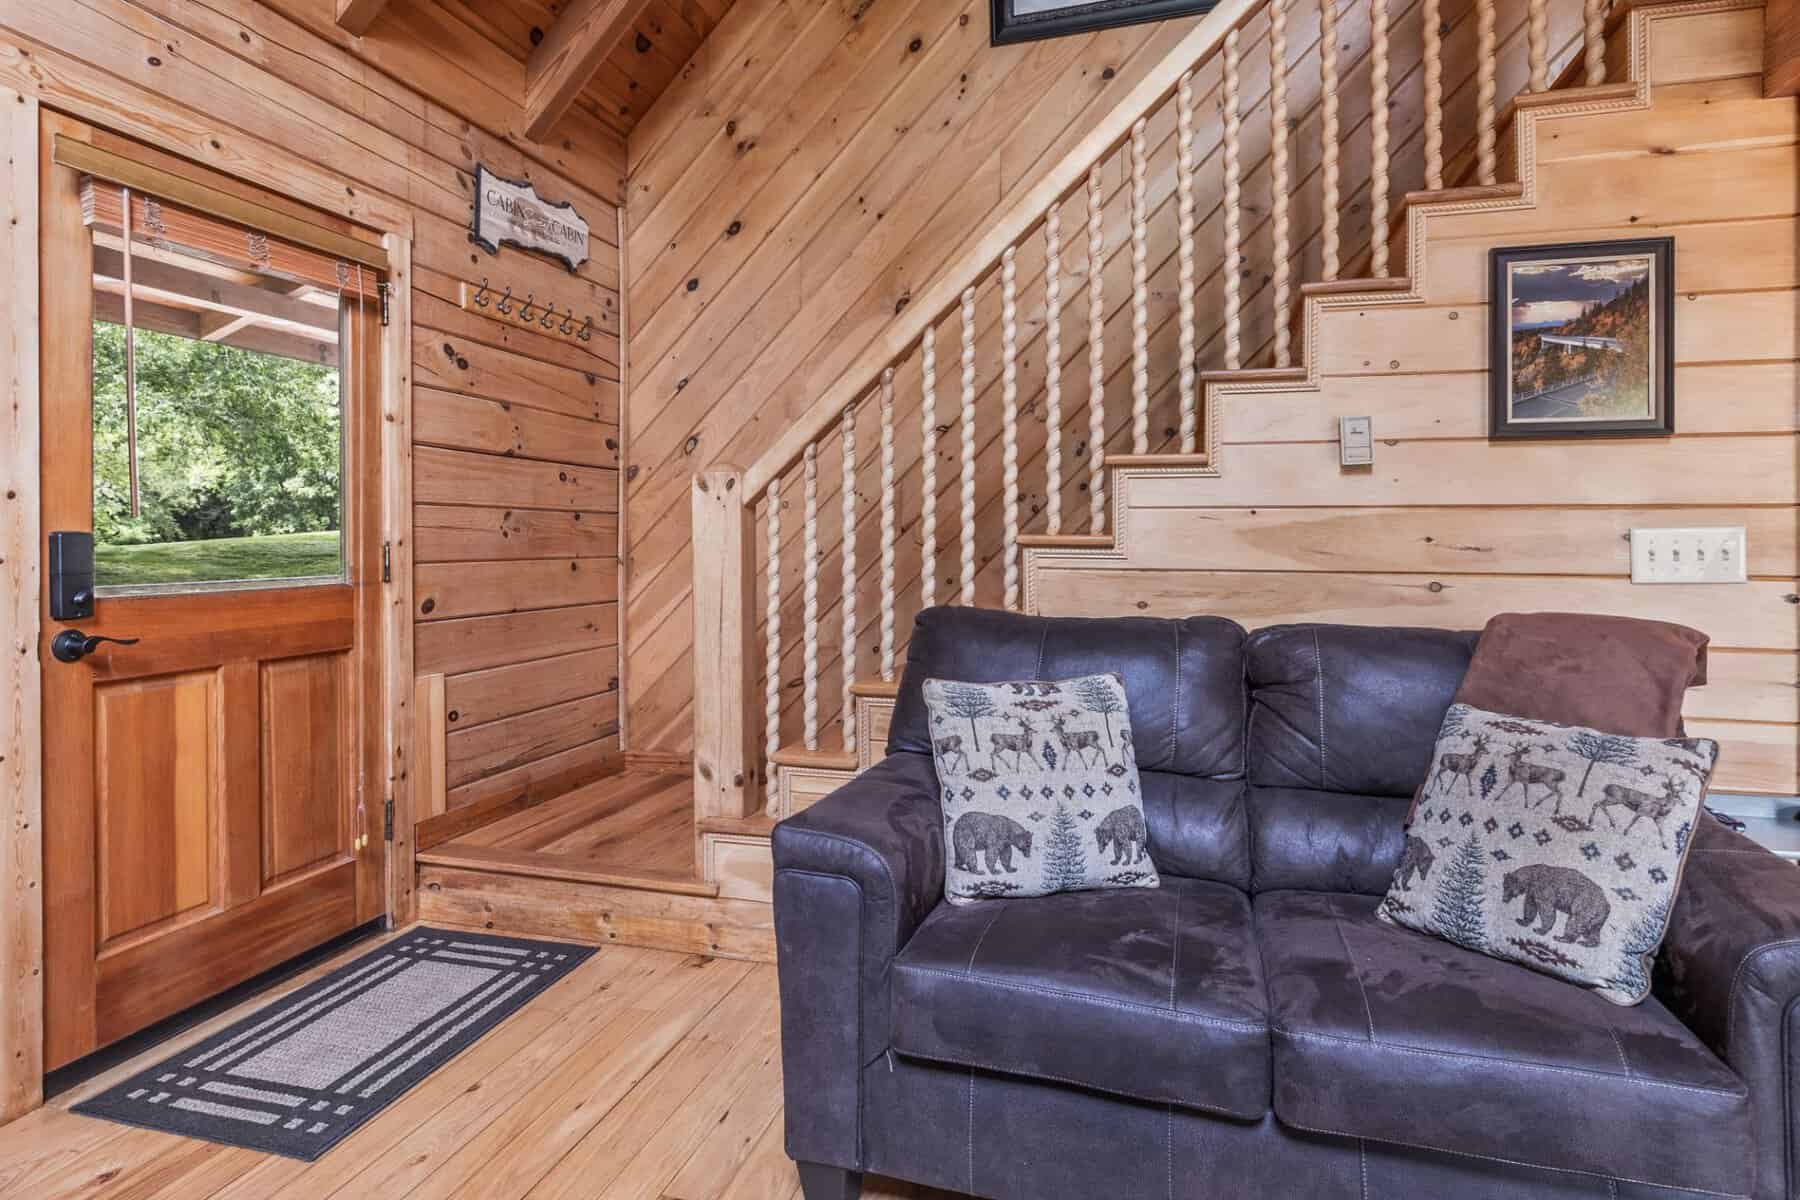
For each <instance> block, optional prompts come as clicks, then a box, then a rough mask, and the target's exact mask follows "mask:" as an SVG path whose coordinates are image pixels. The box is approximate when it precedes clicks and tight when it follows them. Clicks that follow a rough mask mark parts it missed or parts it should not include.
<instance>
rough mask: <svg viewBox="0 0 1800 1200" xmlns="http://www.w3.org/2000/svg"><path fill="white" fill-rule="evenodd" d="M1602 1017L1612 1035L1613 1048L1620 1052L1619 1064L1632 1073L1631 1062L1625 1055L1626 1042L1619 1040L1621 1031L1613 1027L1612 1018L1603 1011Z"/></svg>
mask: <svg viewBox="0 0 1800 1200" xmlns="http://www.w3.org/2000/svg"><path fill="white" fill-rule="evenodd" d="M1600 1019H1601V1020H1602V1021H1605V1022H1606V1032H1607V1033H1608V1034H1609V1035H1611V1037H1612V1041H1613V1049H1614V1050H1617V1051H1618V1052H1619V1065H1620V1066H1621V1067H1624V1068H1625V1074H1627V1075H1630V1074H1632V1073H1633V1072H1632V1070H1631V1062H1630V1060H1629V1059H1627V1058H1626V1057H1625V1043H1624V1042H1622V1041H1620V1040H1619V1031H1618V1030H1617V1029H1615V1028H1613V1023H1612V1018H1611V1017H1608V1016H1607V1015H1606V1014H1605V1013H1601V1014H1600Z"/></svg>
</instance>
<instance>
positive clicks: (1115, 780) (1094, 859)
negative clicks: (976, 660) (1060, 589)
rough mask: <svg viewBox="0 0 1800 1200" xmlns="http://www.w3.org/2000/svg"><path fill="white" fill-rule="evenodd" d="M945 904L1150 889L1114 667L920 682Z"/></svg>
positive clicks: (1127, 726) (1145, 837)
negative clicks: (997, 679) (940, 830)
mask: <svg viewBox="0 0 1800 1200" xmlns="http://www.w3.org/2000/svg"><path fill="white" fill-rule="evenodd" d="M925 704H926V707H927V709H928V710H929V711H930V720H931V753H932V760H933V762H934V763H935V764H936V766H937V776H938V785H939V787H940V789H941V794H942V798H943V809H944V839H945V843H946V850H947V851H948V853H947V854H946V855H945V858H946V860H947V861H946V864H945V881H944V896H945V898H946V899H947V900H949V901H950V903H952V904H970V903H973V902H975V901H977V900H992V899H1000V898H1005V897H1022V896H1047V895H1050V894H1051V893H1053V892H1076V891H1086V890H1089V889H1092V888H1108V887H1156V886H1157V885H1158V883H1159V880H1158V878H1157V874H1156V866H1155V864H1154V863H1152V862H1151V861H1150V836H1149V832H1148V830H1147V828H1146V827H1145V824H1144V804H1143V792H1142V789H1141V787H1140V785H1139V781H1138V771H1137V758H1136V755H1135V754H1134V753H1133V751H1132V746H1131V715H1130V712H1129V710H1128V708H1127V705H1126V699H1125V683H1124V680H1122V679H1120V678H1119V676H1117V675H1087V676H1083V677H1081V678H1079V679H1063V680H1056V681H1042V680H1028V681H1022V682H1017V683H958V682H956V681H954V680H946V679H927V680H926V681H925Z"/></svg>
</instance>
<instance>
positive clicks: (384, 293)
mask: <svg viewBox="0 0 1800 1200" xmlns="http://www.w3.org/2000/svg"><path fill="white" fill-rule="evenodd" d="M393 287H394V285H393V284H391V283H388V282H387V281H386V280H383V281H382V282H381V283H378V284H376V285H375V290H376V291H378V292H379V293H380V294H381V327H382V328H383V329H386V328H387V327H388V326H389V325H392V324H393V323H394V293H393Z"/></svg>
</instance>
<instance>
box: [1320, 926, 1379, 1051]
mask: <svg viewBox="0 0 1800 1200" xmlns="http://www.w3.org/2000/svg"><path fill="white" fill-rule="evenodd" d="M1327 904H1328V905H1329V906H1330V908H1331V923H1332V925H1333V926H1334V927H1336V929H1337V935H1338V944H1339V945H1340V946H1342V947H1343V948H1344V961H1345V962H1347V963H1349V965H1350V978H1352V979H1354V980H1356V992H1357V994H1358V995H1359V996H1361V997H1362V1006H1363V1018H1364V1019H1365V1020H1367V1021H1368V1023H1369V1040H1370V1041H1371V1042H1372V1041H1374V1040H1375V1010H1374V1009H1373V1008H1371V1007H1369V989H1368V988H1366V987H1364V986H1363V977H1362V965H1361V964H1360V963H1358V962H1357V961H1356V953H1355V951H1353V950H1351V949H1350V938H1349V936H1348V935H1347V934H1345V933H1344V921H1343V915H1342V913H1341V912H1340V911H1339V909H1338V898H1337V897H1336V896H1330V897H1328V898H1327Z"/></svg>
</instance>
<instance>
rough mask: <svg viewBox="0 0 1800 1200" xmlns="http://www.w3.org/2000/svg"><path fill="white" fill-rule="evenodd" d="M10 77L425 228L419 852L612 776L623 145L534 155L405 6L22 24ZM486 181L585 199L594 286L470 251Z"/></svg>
mask: <svg viewBox="0 0 1800 1200" xmlns="http://www.w3.org/2000/svg"><path fill="white" fill-rule="evenodd" d="M508 64H510V66H509V65H508ZM0 82H3V83H4V84H5V85H6V86H8V87H11V88H13V89H15V90H17V91H19V92H21V93H22V94H26V95H32V96H36V97H37V98H38V99H40V100H41V102H42V103H43V104H44V105H45V106H47V107H54V108H60V109H63V110H65V111H68V112H70V113H72V114H74V115H76V116H79V117H82V118H83V119H86V120H89V121H91V122H93V123H94V124H96V125H99V126H102V127H106V128H110V129H113V130H115V131H117V132H120V133H123V134H127V135H130V136H133V137H136V138H139V139H141V140H143V141H145V142H148V143H150V144H152V145H155V146H158V147H160V148H163V149H167V150H170V151H173V152H175V153H178V154H182V155H185V156H187V157H189V158H192V159H194V160H196V161H198V162H201V163H204V164H205V165H208V166H211V167H214V168H217V169H219V170H221V171H224V172H226V173H229V174H233V175H236V176H240V177H242V178H245V179H248V180H250V181H252V182H256V183H259V184H262V185H264V186H267V187H270V188H272V189H274V190H276V191H279V192H281V193H282V194H284V195H290V196H292V197H293V198H295V199H299V200H303V201H307V202H309V203H312V204H314V205H317V206H318V207H320V208H323V209H326V210H328V211H331V212H335V213H339V214H341V215H343V216H347V217H350V218H352V219H362V220H367V221H369V222H370V223H371V224H378V225H379V224H384V223H385V224H390V225H391V224H392V223H393V222H394V221H395V220H396V219H399V220H402V221H406V222H409V223H410V225H411V227H412V235H413V239H414V240H413V251H412V261H413V265H414V270H413V273H412V278H411V280H410V289H411V290H410V297H409V298H410V310H411V313H412V317H413V330H412V341H413V359H414V361H413V363H412V364H410V365H411V371H410V377H411V379H412V381H413V418H414V425H413V429H414V433H413V440H414V453H413V488H414V514H415V518H414V546H413V548H412V549H413V551H414V554H413V559H414V560H415V561H416V571H415V576H414V588H415V595H414V601H413V603H414V618H415V656H416V663H415V669H416V671H417V673H418V674H419V675H421V676H430V675H443V676H444V677H445V680H444V696H445V701H446V703H445V705H444V710H443V711H444V722H445V727H444V728H443V729H441V730H436V731H425V730H422V731H421V734H423V735H429V736H430V737H431V738H432V739H434V740H435V738H436V737H438V736H442V737H443V743H444V747H445V756H446V775H447V778H446V779H445V788H446V790H445V799H444V804H445V806H446V810H447V813H448V815H447V816H443V817H438V818H436V819H435V821H428V822H427V825H426V828H425V829H424V830H422V831H421V837H422V839H423V840H426V841H430V840H432V836H433V835H432V833H431V829H432V827H433V825H434V824H435V825H437V826H439V827H441V832H440V833H439V834H438V836H444V835H447V834H448V833H451V832H454V831H455V830H456V829H458V828H461V827H465V826H466V825H467V824H469V823H470V822H471V820H472V819H478V818H479V817H480V816H482V815H485V814H488V813H490V812H492V811H493V810H495V809H497V808H505V807H506V806H508V805H510V804H514V803H518V802H519V801H520V799H521V798H522V797H531V796H541V795H543V794H547V793H548V792H553V791H555V790H560V789H562V788H566V787H569V786H572V785H573V784H575V783H579V782H581V781H582V780H583V779H584V778H586V777H588V776H591V775H593V774H595V773H597V772H598V770H599V769H600V768H601V766H602V765H603V764H604V763H605V762H606V760H607V759H608V758H609V757H610V756H613V755H615V754H616V752H617V750H618V746H619V737H618V677H619V670H618V656H617V649H616V647H617V644H618V636H617V631H618V623H617V605H616V604H615V599H616V579H617V565H618V543H617V536H618V519H617V513H618V508H619V505H618V478H617V476H618V471H617V463H618V433H619V430H618V404H619V402H618V394H619V389H618V362H619V358H620V354H619V344H618V298H617V289H618V278H619V255H618V248H617V245H616V243H617V241H618V215H617V202H618V199H619V188H620V179H621V168H622V166H623V161H624V159H623V155H624V147H623V143H622V141H621V139H620V137H619V136H618V135H617V134H616V133H615V132H614V131H613V130H611V129H609V128H607V127H605V126H603V125H602V124H601V123H600V122H599V121H598V120H597V119H596V118H595V116H594V115H593V113H592V112H591V111H589V110H588V109H585V108H583V107H581V106H577V108H576V109H575V110H574V111H572V112H571V113H570V115H569V116H567V117H566V118H564V120H563V121H562V122H561V123H560V124H559V125H558V127H557V130H556V134H555V137H554V138H553V139H552V140H550V141H549V142H546V143H535V142H529V141H527V140H526V139H525V138H523V137H522V136H519V135H518V134H517V133H516V132H515V131H516V130H517V129H518V128H519V127H520V121H521V108H520V97H522V96H523V94H524V92H523V89H524V68H523V65H522V64H520V63H519V62H517V61H514V60H512V59H510V58H507V57H506V56H505V55H504V54H501V53H498V52H495V51H494V50H493V49H492V46H491V44H490V43H489V42H488V41H487V40H485V35H484V34H482V33H481V32H480V31H479V30H477V29H476V28H474V27H473V26H471V25H468V24H464V23H462V22H461V21H460V20H459V18H458V17H457V16H456V15H455V13H454V12H453V11H452V10H451V9H450V8H448V7H440V6H438V5H437V4H435V3H433V2H432V0H391V3H390V4H389V5H388V6H387V8H386V10H385V11H384V13H383V15H382V17H381V21H380V23H378V24H377V25H376V26H375V27H374V28H373V29H372V31H371V32H370V33H369V35H368V36H365V37H363V38H354V37H351V36H350V35H349V34H347V33H345V32H344V31H343V30H341V29H339V28H338V27H337V26H336V25H335V23H334V20H333V0H270V2H269V3H257V2H253V0H78V2H71V3H66V4H63V3H59V4H27V3H19V4H8V5H6V6H4V10H3V11H0ZM477 162H483V163H486V164H487V166H488V167H490V168H491V169H493V170H495V171H497V172H499V173H501V174H504V175H507V176H510V177H513V178H529V179H531V180H532V181H533V182H534V183H535V184H536V186H537V187H538V189H539V191H540V192H541V193H542V194H543V195H544V196H545V198H546V199H550V200H565V199H566V200H572V201H573V202H574V203H575V205H576V206H577V208H578V209H579V211H580V212H581V213H582V215H583V216H585V217H586V218H587V220H588V221H589V223H590V224H591V226H592V232H593V237H592V239H591V243H590V253H591V258H590V259H589V261H588V262H587V263H586V264H585V265H583V267H582V268H581V270H580V271H579V273H578V274H575V275H571V274H569V273H568V272H567V271H566V270H565V269H564V268H563V267H562V266H561V265H560V264H558V263H555V262H553V261H550V260H548V259H543V258H539V257H537V256H534V255H530V254H526V253H524V252H522V251H519V250H515V249H505V250H503V251H502V252H501V254H500V255H499V256H498V257H490V256H488V255H487V254H485V253H483V252H482V251H480V250H478V249H477V248H475V247H474V246H472V245H470V244H469V241H468V237H467V224H468V220H469V214H470V198H471V187H472V182H473V172H474V168H475V164H476V163H477ZM312 168H317V170H316V172H315V171H313V170H312ZM346 181H347V182H346ZM483 277H487V278H489V279H490V280H491V282H492V283H493V285H494V286H495V287H496V288H505V287H511V288H512V289H513V291H514V294H515V296H518V297H523V296H525V295H527V294H535V295H536V297H537V298H538V300H540V301H546V300H547V301H552V302H554V303H556V304H557V305H558V306H559V308H560V309H561V310H563V311H565V312H566V311H567V310H568V309H569V308H571V307H573V309H574V310H575V312H576V313H577V314H578V318H579V316H582V315H586V314H590V313H591V314H592V315H593V317H594V319H595V326H596V331H595V335H594V337H593V339H592V340H591V341H590V342H587V343H582V342H579V341H576V340H573V339H570V338H566V337H560V336H547V335H544V334H542V333H541V332H538V331H536V330H535V329H534V330H532V331H527V330H526V329H525V328H523V327H522V326H520V325H519V324H518V323H517V322H516V321H515V322H510V323H497V322H496V321H494V320H489V319H487V318H486V317H483V316H479V315H475V314H472V313H469V312H467V311H465V310H464V309H463V308H462V307H461V296H462V285H463V283H465V282H468V283H479V282H480V281H481V279H482V278H483ZM402 311H404V306H402ZM399 561H402V562H404V561H406V559H405V556H404V555H401V556H400V559H399ZM420 816H421V817H429V816H431V814H430V813H429V812H421V813H420Z"/></svg>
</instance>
